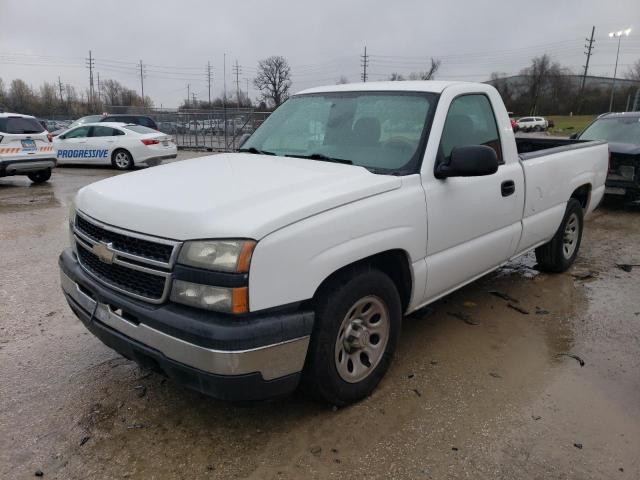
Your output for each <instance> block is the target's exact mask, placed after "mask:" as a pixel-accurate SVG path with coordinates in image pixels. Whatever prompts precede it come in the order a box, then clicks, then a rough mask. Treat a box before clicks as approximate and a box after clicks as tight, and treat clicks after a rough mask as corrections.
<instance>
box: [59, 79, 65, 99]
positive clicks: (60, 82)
mask: <svg viewBox="0 0 640 480" xmlns="http://www.w3.org/2000/svg"><path fill="white" fill-rule="evenodd" d="M58 89H59V90H60V102H61V103H62V102H64V99H63V98H62V80H60V75H58Z"/></svg>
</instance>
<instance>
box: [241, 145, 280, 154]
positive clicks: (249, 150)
mask: <svg viewBox="0 0 640 480" xmlns="http://www.w3.org/2000/svg"><path fill="white" fill-rule="evenodd" d="M238 151H239V152H243V153H257V154H260V155H275V153H273V152H268V151H266V150H258V149H257V148H256V147H249V148H239V149H238Z"/></svg>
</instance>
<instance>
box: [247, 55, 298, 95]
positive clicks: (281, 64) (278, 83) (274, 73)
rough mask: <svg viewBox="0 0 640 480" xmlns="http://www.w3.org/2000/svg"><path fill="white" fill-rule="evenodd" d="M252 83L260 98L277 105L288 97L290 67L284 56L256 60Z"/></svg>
mask: <svg viewBox="0 0 640 480" xmlns="http://www.w3.org/2000/svg"><path fill="white" fill-rule="evenodd" d="M253 84H254V85H255V87H256V88H257V89H258V90H259V91H260V93H261V99H262V100H264V101H265V102H266V103H272V104H273V106H275V107H277V106H278V105H280V104H281V103H282V102H284V101H285V100H286V99H287V98H289V88H290V87H291V67H290V66H289V63H288V62H287V60H286V59H285V58H284V57H280V56H272V57H269V58H266V59H264V60H260V62H258V75H257V76H256V78H254V79H253Z"/></svg>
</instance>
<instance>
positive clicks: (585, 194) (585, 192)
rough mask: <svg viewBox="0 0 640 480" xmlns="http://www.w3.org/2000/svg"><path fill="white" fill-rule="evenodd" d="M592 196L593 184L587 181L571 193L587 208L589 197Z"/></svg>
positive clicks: (583, 207)
mask: <svg viewBox="0 0 640 480" xmlns="http://www.w3.org/2000/svg"><path fill="white" fill-rule="evenodd" d="M590 197H591V184H589V183H586V184H584V185H582V186H581V187H578V188H576V189H575V190H574V191H573V193H572V194H571V198H575V199H576V200H578V201H579V202H580V205H582V209H583V210H586V209H587V206H588V205H589V198H590Z"/></svg>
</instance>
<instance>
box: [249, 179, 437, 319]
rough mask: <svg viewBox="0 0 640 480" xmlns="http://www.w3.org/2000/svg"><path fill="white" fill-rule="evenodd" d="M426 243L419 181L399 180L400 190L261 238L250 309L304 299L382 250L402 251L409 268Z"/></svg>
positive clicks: (251, 277) (252, 275)
mask: <svg viewBox="0 0 640 480" xmlns="http://www.w3.org/2000/svg"><path fill="white" fill-rule="evenodd" d="M426 245H427V217H426V204H425V196H424V190H423V189H422V185H421V183H420V177H419V176H418V175H413V176H410V177H404V178H403V184H402V187H401V188H399V189H396V190H392V191H389V192H385V193H382V194H379V195H374V196H371V197H368V198H365V199H362V200H359V201H356V202H352V203H349V204H347V205H343V206H341V207H338V208H335V209H332V210H328V211H325V212H322V213H320V214H318V215H314V216H312V217H309V218H306V219H304V220H301V221H299V222H296V223H294V224H292V225H289V226H287V227H285V228H283V229H280V230H277V231H276V232H273V233H271V234H270V235H267V236H266V237H265V238H263V239H262V240H260V242H259V243H258V245H257V246H256V249H255V251H254V254H253V258H252V261H251V271H250V273H249V307H250V310H251V311H256V310H262V309H265V308H271V307H277V306H280V305H286V304H290V303H294V302H299V301H304V300H308V299H310V298H312V297H313V296H314V294H315V292H316V290H317V289H318V287H319V286H320V285H321V284H322V282H323V281H324V280H325V279H326V278H328V277H329V276H330V275H331V274H332V273H334V272H336V271H337V270H339V269H341V268H343V267H345V266H347V265H350V264H352V263H354V262H357V261H359V260H362V259H364V258H366V257H369V256H372V255H375V254H377V253H380V252H384V251H387V250H403V251H405V252H406V253H407V256H408V258H409V260H410V262H411V264H413V263H415V262H417V261H419V260H421V259H423V258H424V257H425V255H426ZM414 284H416V282H414ZM418 284H419V285H424V283H423V282H418Z"/></svg>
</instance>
